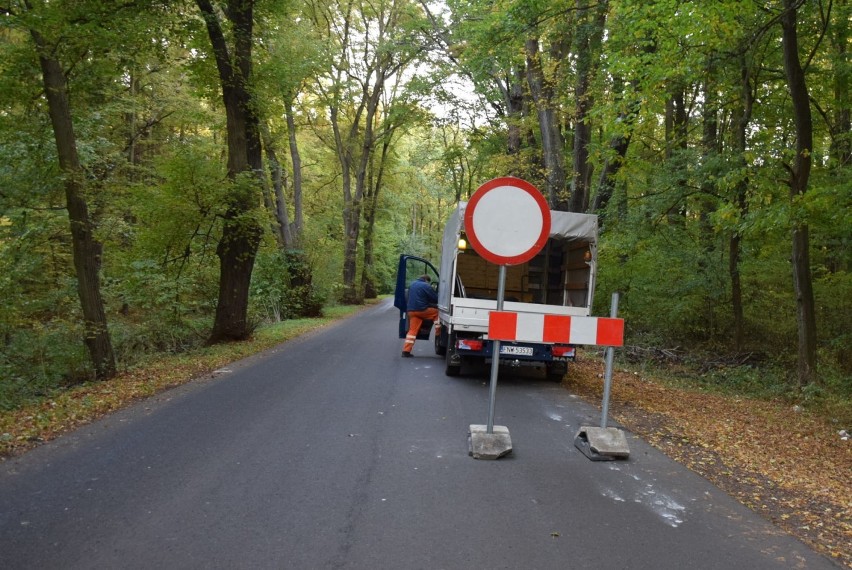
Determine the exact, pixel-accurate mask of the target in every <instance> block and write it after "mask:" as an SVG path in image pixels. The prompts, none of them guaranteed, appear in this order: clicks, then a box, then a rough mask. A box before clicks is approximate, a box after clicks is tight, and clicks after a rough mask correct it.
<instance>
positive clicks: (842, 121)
mask: <svg viewBox="0 0 852 570" xmlns="http://www.w3.org/2000/svg"><path fill="white" fill-rule="evenodd" d="M835 11H836V16H835V24H834V25H833V26H832V28H833V30H834V34H833V35H832V44H833V46H834V49H835V51H836V53H835V54H834V57H835V61H836V63H835V65H834V68H835V71H834V116H833V118H832V123H833V124H832V125H831V156H832V158H833V159H835V160H836V161H837V164H838V166H840V167H841V168H847V167H850V166H852V109H850V106H852V96H851V95H850V92H849V88H850V84H849V76H850V71H849V20H850V18H852V11H851V10H850V6H849V2H848V0H843V1H836V2H835Z"/></svg>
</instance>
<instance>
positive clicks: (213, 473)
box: [0, 301, 837, 570]
mask: <svg viewBox="0 0 852 570" xmlns="http://www.w3.org/2000/svg"><path fill="white" fill-rule="evenodd" d="M397 316H398V313H397V311H396V310H395V309H394V308H393V307H392V306H391V304H390V301H383V302H382V303H380V304H379V305H377V306H375V307H373V308H370V309H368V310H365V311H363V312H361V313H359V314H358V315H357V316H355V317H354V318H351V319H348V320H345V321H342V322H340V323H337V324H334V325H331V326H329V327H327V328H325V329H323V330H321V331H319V332H318V333H314V334H311V335H308V336H306V337H302V338H300V339H298V340H295V341H291V342H289V343H287V344H285V345H281V346H279V347H278V348H276V349H273V350H270V351H267V352H266V353H264V354H262V355H259V356H257V357H253V358H250V359H247V360H244V361H241V362H238V363H235V364H233V365H231V366H228V367H227V368H225V369H222V370H219V371H217V373H216V374H214V375H212V376H211V377H209V378H205V379H200V380H197V381H194V382H192V383H190V384H187V385H185V386H183V387H180V388H176V389H173V390H170V391H169V392H166V393H163V394H161V395H160V396H158V397H155V398H151V399H149V400H146V401H144V402H141V403H139V404H137V405H135V406H133V407H131V408H128V409H126V410H123V411H121V412H118V413H115V414H113V415H111V416H109V417H107V418H105V419H103V420H101V421H98V422H96V423H94V424H92V425H89V426H87V427H85V428H83V429H80V430H78V431H76V432H74V433H71V434H68V435H66V436H64V437H62V438H60V439H58V440H55V441H53V442H51V443H48V444H46V445H43V446H41V447H39V448H37V449H35V450H33V451H32V452H30V453H28V454H26V455H23V456H21V457H18V458H12V459H9V460H7V461H5V462H3V463H0V470H2V473H0V538H1V539H2V540H0V568H4V569H9V570H13V569H14V570H21V569H29V568H32V569H39V570H45V569H52V568H57V569H59V568H61V569H65V570H67V569H76V568H122V569H126V568H145V569H153V568H229V569H232V568H287V569H323V568H359V569H385V568H387V569H421V568H422V569H481V568H507V569H551V568H552V569H567V568H571V569H576V568H590V569H616V568H629V569H645V568H647V569H655V570H659V569H668V568H671V569H682V568H690V569H692V570H694V569H705V568H706V569H710V568H718V569H740V568H742V569H752V570H753V569H761V568H812V569H822V568H826V569H828V568H837V566H835V565H834V563H832V562H831V561H829V560H828V559H826V558H823V557H821V556H819V555H817V554H816V553H814V552H813V551H811V550H810V549H808V548H807V547H806V546H805V545H804V544H802V543H800V542H798V541H797V540H795V539H793V538H791V537H789V536H788V535H785V534H783V533H782V532H781V531H779V530H778V529H776V528H775V527H773V526H771V525H770V524H769V523H767V522H765V521H764V520H763V519H761V518H760V517H759V516H757V515H756V514H754V513H752V512H751V511H749V510H748V509H746V508H745V507H743V506H741V505H740V504H739V503H737V502H735V501H734V500H733V499H731V498H729V497H728V496H727V495H725V494H724V493H723V492H721V491H720V490H718V489H717V488H715V487H714V486H712V485H711V484H710V483H708V482H707V481H705V480H704V479H702V478H700V477H698V476H697V475H695V474H693V473H692V472H690V471H688V470H687V469H686V468H684V467H682V466H680V465H678V464H676V463H674V462H672V461H670V460H669V459H668V458H666V457H665V456H663V455H662V454H660V453H659V452H657V451H656V450H654V449H653V448H651V447H650V446H649V445H647V444H646V443H645V442H643V441H641V440H639V439H637V438H635V437H633V436H632V435H631V434H628V441H629V444H630V451H631V453H630V458H629V459H627V460H624V461H617V462H592V461H589V460H588V459H587V458H586V457H585V456H584V455H583V454H581V453H580V452H579V451H578V450H577V449H576V448H575V447H574V444H573V439H574V435H575V433H576V431H577V428H578V427H579V426H580V425H598V422H599V412H598V411H597V409H596V408H594V407H592V406H589V405H587V404H584V403H582V402H580V401H579V400H578V399H577V398H576V397H573V396H572V394H571V392H570V390H566V389H565V388H563V387H561V386H558V385H555V384H553V383H550V382H547V381H546V380H545V379H544V377H543V374H539V373H534V372H532V371H517V370H516V371H512V370H504V371H501V373H500V378H499V388H498V391H497V406H496V417H495V423H497V424H499V425H505V426H507V427H508V428H509V430H510V432H511V437H512V442H513V445H514V451H513V452H512V454H511V455H509V456H507V457H504V458H502V459H500V460H497V461H487V460H476V459H473V458H471V457H470V456H469V455H468V444H467V432H468V427H469V425H470V424H481V423H486V420H487V411H488V386H487V378H488V371H487V370H485V369H483V370H473V371H466V372H465V374H463V375H462V376H461V377H458V378H449V377H446V376H445V375H444V370H443V360H442V359H441V358H439V357H437V356H435V354H434V351H433V346H432V343H431V342H424V341H420V342H418V343H417V345H416V346H415V349H414V353H415V355H416V357H415V358H407V359H403V358H400V350H401V346H402V341H401V340H399V339H398V338H396V337H397V334H396V331H397Z"/></svg>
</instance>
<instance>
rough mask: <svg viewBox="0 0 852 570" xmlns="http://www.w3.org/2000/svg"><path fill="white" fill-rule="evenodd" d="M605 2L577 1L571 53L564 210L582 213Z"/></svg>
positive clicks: (589, 173)
mask: <svg viewBox="0 0 852 570" xmlns="http://www.w3.org/2000/svg"><path fill="white" fill-rule="evenodd" d="M608 7H609V1H608V0H599V1H598V3H597V5H596V6H594V7H590V6H588V5H586V0H577V18H576V21H577V26H576V27H577V31H576V32H575V33H574V46H573V48H572V51H573V52H574V55H575V57H576V59H577V70H576V79H575V82H574V117H573V119H574V121H573V123H574V149H573V161H572V164H573V174H572V177H571V201H570V202H569V204H568V210H569V211H571V212H585V211H586V210H588V209H589V182H590V180H591V176H592V171H591V164H590V163H589V145H590V144H591V142H592V140H591V139H592V124H591V117H590V113H591V111H592V109H593V108H594V97H593V94H592V91H591V83H592V80H593V78H594V76H595V73H596V72H597V68H598V62H599V61H600V49H601V41H602V39H603V33H604V27H605V24H606V16H607V9H608Z"/></svg>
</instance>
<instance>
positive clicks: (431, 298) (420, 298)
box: [408, 279, 438, 311]
mask: <svg viewBox="0 0 852 570" xmlns="http://www.w3.org/2000/svg"><path fill="white" fill-rule="evenodd" d="M437 306H438V294H437V293H436V292H435V290H434V289H432V286H431V285H430V284H429V283H427V282H425V281H421V280H420V279H417V280H416V281H413V282H412V283H411V285H410V286H409V287H408V310H409V311H425V310H426V309H428V308H429V307H437Z"/></svg>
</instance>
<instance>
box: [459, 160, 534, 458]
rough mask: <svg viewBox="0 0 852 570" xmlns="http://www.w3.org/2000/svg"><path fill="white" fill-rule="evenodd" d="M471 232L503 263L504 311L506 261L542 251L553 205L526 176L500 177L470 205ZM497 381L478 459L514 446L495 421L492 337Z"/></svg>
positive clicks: (477, 437)
mask: <svg viewBox="0 0 852 570" xmlns="http://www.w3.org/2000/svg"><path fill="white" fill-rule="evenodd" d="M464 224H465V231H466V233H467V236H468V239H469V240H470V243H471V245H472V246H473V249H474V250H476V252H477V253H478V254H479V255H481V256H482V257H483V258H484V259H486V260H487V261H490V262H491V263H494V264H496V265H498V266H499V267H500V273H499V276H498V285H497V311H502V310H503V298H504V295H505V288H506V266H508V265H519V264H521V263H525V262H527V261H529V260H530V259H532V258H533V257H535V256H536V254H537V253H538V252H539V251H541V249H542V248H543V247H544V244H545V243H547V240H548V238H549V237H550V208H549V207H548V205H547V201H546V200H545V199H544V196H543V195H542V194H541V192H539V191H538V189H536V187H535V186H533V185H532V184H530V183H529V182H527V181H525V180H521V179H520V178H513V177H503V178H495V179H494V180H491V181H489V182H486V183H485V184H483V185H482V186H480V187H479V188H478V189H477V190H476V192H474V194H473V196H471V198H470V201H469V202H468V204H467V209H466V210H465V215H464ZM491 342H492V351H491V385H490V388H489V398H488V423H487V424H486V425H480V424H472V425H471V426H470V432H469V433H470V440H469V441H470V455H472V456H473V457H474V458H475V459H499V458H500V457H503V456H504V455H507V454H509V453H511V451H512V439H511V437H510V435H509V430H508V428H506V427H505V426H495V425H494V408H495V402H496V399H497V374H498V369H499V367H500V341H499V340H498V339H491Z"/></svg>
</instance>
